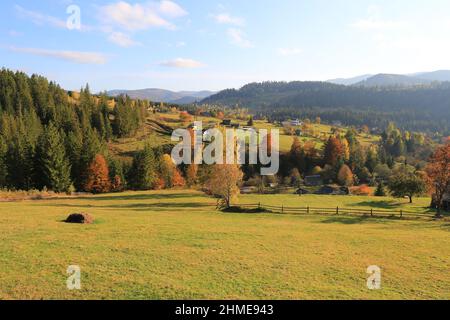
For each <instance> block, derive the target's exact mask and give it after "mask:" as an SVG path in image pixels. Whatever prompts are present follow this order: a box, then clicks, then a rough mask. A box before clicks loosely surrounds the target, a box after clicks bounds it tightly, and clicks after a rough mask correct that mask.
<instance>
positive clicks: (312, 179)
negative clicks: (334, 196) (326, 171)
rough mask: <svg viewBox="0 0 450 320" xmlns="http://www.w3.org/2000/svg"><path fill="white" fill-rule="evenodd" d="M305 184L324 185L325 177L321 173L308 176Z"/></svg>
mask: <svg viewBox="0 0 450 320" xmlns="http://www.w3.org/2000/svg"><path fill="white" fill-rule="evenodd" d="M305 185H306V186H308V187H315V186H321V185H323V179H322V177H321V176H320V175H314V176H306V177H305Z"/></svg>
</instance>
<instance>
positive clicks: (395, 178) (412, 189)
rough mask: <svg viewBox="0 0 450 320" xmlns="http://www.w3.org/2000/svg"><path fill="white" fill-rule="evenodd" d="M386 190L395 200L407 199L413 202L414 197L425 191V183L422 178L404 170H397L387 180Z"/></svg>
mask: <svg viewBox="0 0 450 320" xmlns="http://www.w3.org/2000/svg"><path fill="white" fill-rule="evenodd" d="M388 189H389V191H390V192H391V195H392V196H394V197H396V198H404V197H408V198H409V203H412V202H413V200H412V199H413V197H414V196H420V195H422V194H423V193H424V192H425V191H426V187H425V181H424V180H423V178H422V177H420V176H419V175H417V174H416V173H414V172H410V171H408V170H406V169H397V170H395V171H394V173H393V175H392V176H391V178H390V179H389V183H388Z"/></svg>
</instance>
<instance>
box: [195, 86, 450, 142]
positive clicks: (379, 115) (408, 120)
mask: <svg viewBox="0 0 450 320" xmlns="http://www.w3.org/2000/svg"><path fill="white" fill-rule="evenodd" d="M202 103H203V104H217V105H223V106H230V107H231V106H235V105H239V106H241V107H247V108H250V109H253V110H257V111H263V112H265V113H270V114H273V115H274V116H275V117H277V116H280V117H285V116H321V117H322V118H323V119H325V120H339V121H341V122H343V123H346V124H350V125H352V124H355V125H357V124H361V123H366V124H370V125H372V126H377V125H379V126H383V125H386V124H387V123H388V122H389V121H396V122H397V123H398V124H399V125H400V126H401V127H404V128H408V129H411V130H422V131H440V132H444V133H448V131H449V124H448V122H449V121H448V119H450V83H441V84H436V85H430V86H417V87H410V88H395V87H394V88H377V87H375V88H366V87H360V86H359V87H357V86H343V85H336V84H332V83H326V82H299V81H297V82H264V83H251V84H248V85H246V86H244V87H242V88H241V89H239V90H235V89H228V90H224V91H221V92H219V93H217V94H215V95H213V96H211V97H208V98H206V99H204V100H203V101H202ZM365 115H367V116H365Z"/></svg>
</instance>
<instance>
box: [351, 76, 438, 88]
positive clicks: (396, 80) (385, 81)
mask: <svg viewBox="0 0 450 320" xmlns="http://www.w3.org/2000/svg"><path fill="white" fill-rule="evenodd" d="M432 82H433V80H430V79H423V78H416V77H411V76H404V75H399V74H383V73H380V74H377V75H375V76H372V77H370V78H367V79H365V80H363V81H360V82H358V83H355V84H354V85H355V86H363V87H392V86H394V87H395V86H398V87H408V86H420V85H430V84H431V83H432Z"/></svg>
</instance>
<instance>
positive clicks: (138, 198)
mask: <svg viewBox="0 0 450 320" xmlns="http://www.w3.org/2000/svg"><path fill="white" fill-rule="evenodd" d="M255 201H257V202H259V201H260V202H262V203H267V204H273V205H280V204H281V203H283V204H284V205H292V206H304V205H305V204H308V205H311V206H314V205H320V206H336V205H342V206H354V207H355V208H356V207H360V208H369V207H370V206H374V207H376V206H377V202H378V206H380V207H384V208H385V209H397V208H400V207H402V208H405V210H406V209H408V210H415V211H417V212H426V210H427V209H426V206H427V205H428V204H429V199H417V202H416V203H415V204H413V205H409V204H406V203H405V201H403V200H401V201H400V202H399V200H396V199H391V198H382V199H378V198H374V197H351V196H346V197H344V196H342V197H340V196H335V197H327V196H313V195H311V196H303V197H299V196H295V195H276V196H273V195H267V196H266V195H263V196H261V195H246V196H242V197H241V198H240V202H241V203H253V202H255ZM214 205H215V200H214V199H212V198H209V197H206V196H204V195H203V194H202V193H200V192H196V191H188V190H172V191H155V192H127V193H123V194H108V195H101V196H89V197H86V198H79V199H74V198H67V199H54V200H39V201H23V202H3V203H0V269H1V271H0V299H449V298H450V221H449V220H444V221H433V220H431V219H421V220H393V219H376V218H361V217H357V216H355V217H351V216H347V217H346V216H334V215H329V216H326V215H298V216H296V215H281V214H225V213H219V212H217V211H215V208H214ZM80 211H84V212H88V213H90V214H92V215H93V216H94V217H95V218H96V222H95V223H94V224H92V225H72V224H66V223H64V222H62V220H63V219H65V218H66V217H67V215H68V214H70V213H74V212H80ZM447 219H448V218H447ZM69 265H79V266H80V267H81V284H82V289H81V290H73V291H70V290H68V289H67V288H66V279H67V277H68V275H67V274H66V269H67V267H68V266H69ZM370 265H377V266H379V267H380V268H381V270H382V288H381V290H369V289H367V287H366V280H367V277H368V276H369V275H368V274H366V269H367V267H368V266H370Z"/></svg>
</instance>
